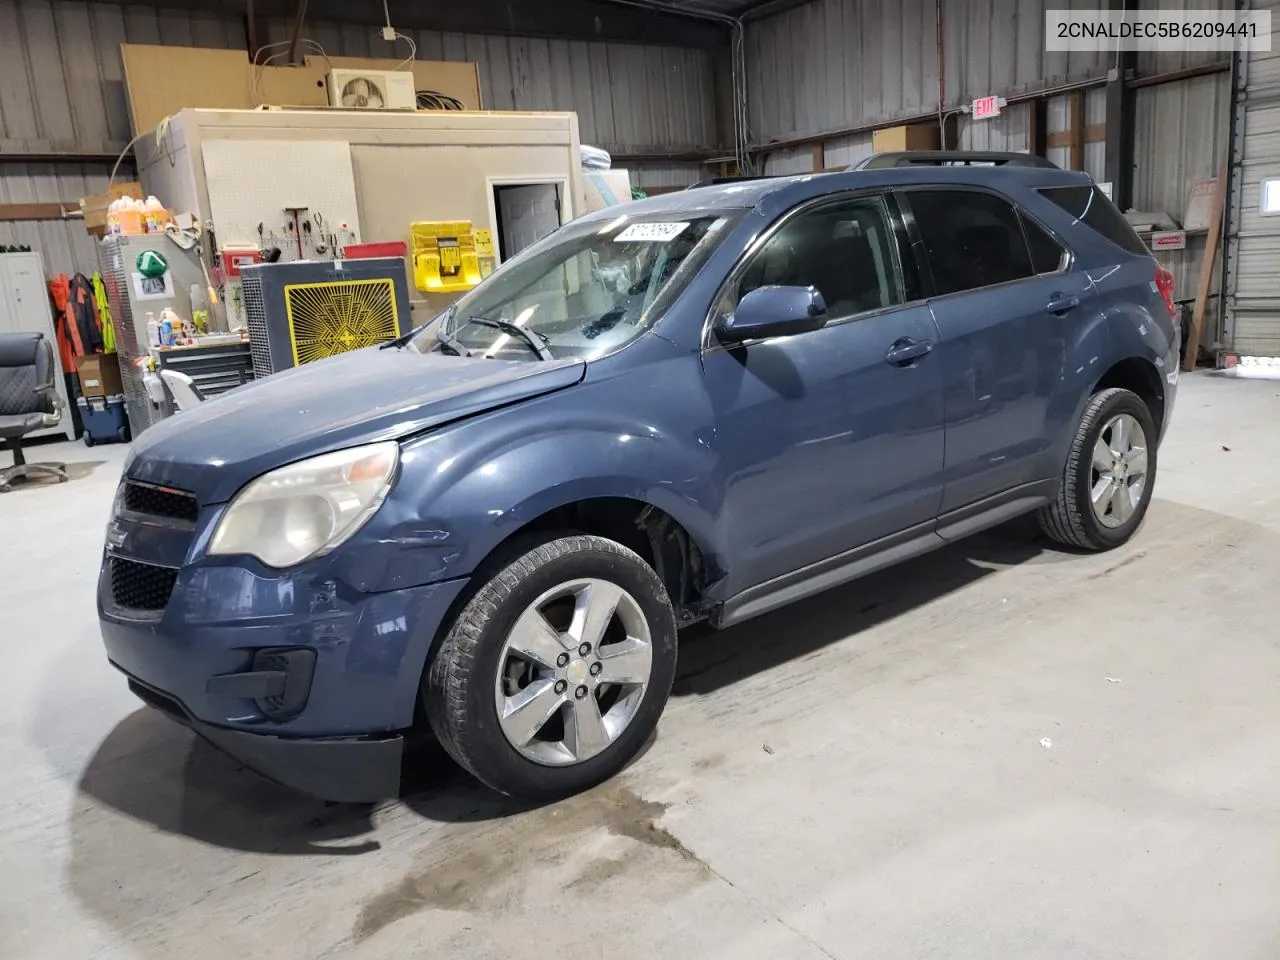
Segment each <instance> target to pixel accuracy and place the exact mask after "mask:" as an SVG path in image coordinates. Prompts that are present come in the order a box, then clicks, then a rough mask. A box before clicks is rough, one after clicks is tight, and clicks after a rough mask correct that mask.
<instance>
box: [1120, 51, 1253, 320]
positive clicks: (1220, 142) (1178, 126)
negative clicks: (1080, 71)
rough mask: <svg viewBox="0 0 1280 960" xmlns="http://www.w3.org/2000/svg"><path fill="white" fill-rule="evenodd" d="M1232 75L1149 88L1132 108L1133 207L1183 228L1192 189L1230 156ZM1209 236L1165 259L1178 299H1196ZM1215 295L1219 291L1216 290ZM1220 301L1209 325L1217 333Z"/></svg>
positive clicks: (1211, 310) (1213, 306)
mask: <svg viewBox="0 0 1280 960" xmlns="http://www.w3.org/2000/svg"><path fill="white" fill-rule="evenodd" d="M1230 92H1231V91H1230V76H1229V75H1228V74H1216V75H1213V76H1207V77H1196V78H1194V79H1190V80H1181V81H1178V82H1177V83H1167V84H1161V85H1160V86H1158V87H1146V88H1143V89H1141V90H1139V91H1137V94H1136V97H1135V100H1136V102H1135V105H1134V124H1135V130H1134V156H1135V157H1137V158H1139V161H1140V162H1138V163H1137V164H1136V165H1135V167H1134V171H1133V205H1134V207H1136V208H1137V209H1139V210H1154V211H1158V212H1164V213H1168V214H1170V215H1171V216H1172V217H1173V218H1174V220H1175V221H1177V222H1178V223H1182V221H1183V218H1184V217H1185V216H1186V211H1187V202H1188V200H1189V199H1190V196H1191V188H1192V185H1193V184H1194V183H1195V181H1197V180H1205V179H1208V178H1212V177H1216V176H1217V175H1218V171H1219V170H1220V169H1221V167H1222V163H1223V161H1224V160H1225V159H1226V154H1227V129H1228V122H1229V119H1230V108H1231V97H1230ZM1205 239H1206V238H1205V236H1204V235H1198V236H1191V237H1188V238H1187V249H1186V250H1178V251H1171V252H1169V253H1167V254H1161V255H1160V257H1159V259H1160V260H1161V261H1162V262H1164V264H1165V265H1166V266H1167V267H1169V269H1171V270H1172V271H1173V273H1174V277H1175V278H1176V280H1177V289H1176V292H1175V297H1176V298H1177V299H1179V300H1186V299H1191V298H1192V297H1194V296H1195V294H1196V286H1197V284H1198V281H1199V277H1200V263H1201V261H1202V260H1203V257H1204V251H1205ZM1214 291H1215V293H1216V287H1215V288H1214ZM1216 311H1217V298H1216V296H1215V297H1214V299H1213V301H1211V303H1210V305H1209V314H1208V316H1209V318H1210V319H1209V320H1208V321H1207V322H1206V324H1205V326H1206V328H1207V329H1209V330H1210V331H1212V330H1214V328H1215V324H1216V319H1215V318H1216V316H1217V312H1216Z"/></svg>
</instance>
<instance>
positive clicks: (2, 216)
mask: <svg viewBox="0 0 1280 960" xmlns="http://www.w3.org/2000/svg"><path fill="white" fill-rule="evenodd" d="M79 216H80V203H79V201H74V202H73V201H69V200H64V201H61V202H55V203H0V221H8V222H14V221H19V220H70V219H71V218H72V217H76V218H78V217H79Z"/></svg>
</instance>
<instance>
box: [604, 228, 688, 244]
mask: <svg viewBox="0 0 1280 960" xmlns="http://www.w3.org/2000/svg"><path fill="white" fill-rule="evenodd" d="M688 226H689V224H687V223H633V224H632V225H631V226H629V227H627V229H625V230H623V231H622V232H621V233H620V234H618V235H617V236H616V237H614V238H613V242H614V243H627V242H630V243H667V242H669V241H671V240H674V239H675V238H676V237H678V236H680V234H682V233H684V231H685V229H686V228H687V227H688Z"/></svg>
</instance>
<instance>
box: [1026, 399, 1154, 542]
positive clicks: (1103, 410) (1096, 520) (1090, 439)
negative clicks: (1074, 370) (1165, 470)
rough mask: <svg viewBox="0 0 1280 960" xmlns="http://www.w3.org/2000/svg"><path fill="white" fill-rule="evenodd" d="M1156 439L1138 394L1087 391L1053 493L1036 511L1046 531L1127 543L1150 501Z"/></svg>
mask: <svg viewBox="0 0 1280 960" xmlns="http://www.w3.org/2000/svg"><path fill="white" fill-rule="evenodd" d="M1156 439H1157V435H1156V425H1155V422H1154V421H1153V420H1152V417H1151V411H1150V409H1148V407H1147V405H1146V404H1145V403H1143V401H1142V398H1141V397H1139V396H1138V395H1137V394H1135V393H1133V392H1131V391H1129V390H1122V389H1119V388H1112V389H1108V390H1100V391H1098V392H1097V393H1095V394H1094V395H1093V396H1092V397H1090V398H1089V402H1088V404H1086V405H1085V410H1084V414H1083V415H1082V416H1081V418H1080V424H1079V427H1078V428H1077V430H1076V434H1075V437H1074V438H1073V439H1072V442H1071V447H1070V450H1069V452H1068V454H1067V463H1066V467H1065V468H1064V470H1063V475H1062V485H1061V486H1060V487H1059V489H1058V496H1057V499H1056V500H1055V501H1054V502H1053V503H1051V504H1049V505H1048V506H1046V507H1044V508H1043V509H1042V510H1041V511H1040V527H1041V529H1042V530H1043V531H1044V532H1045V534H1046V535H1047V536H1049V537H1050V538H1051V539H1053V540H1056V541H1057V542H1058V543H1061V544H1063V545H1064V546H1068V547H1075V548H1077V549H1081V550H1093V551H1101V550H1110V549H1112V548H1114V547H1118V546H1120V545H1121V544H1123V543H1126V542H1127V541H1128V540H1129V538H1130V537H1132V536H1133V534H1134V532H1135V531H1137V529H1138V527H1139V526H1140V525H1141V524H1142V518H1143V517H1144V516H1146V513H1147V507H1148V506H1149V505H1150V503H1151V491H1152V489H1153V487H1154V484H1155V478H1156Z"/></svg>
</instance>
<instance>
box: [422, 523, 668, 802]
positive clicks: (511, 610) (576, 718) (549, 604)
mask: <svg viewBox="0 0 1280 960" xmlns="http://www.w3.org/2000/svg"><path fill="white" fill-rule="evenodd" d="M675 667H676V623H675V616H674V613H673V611H672V608H671V602H670V600H669V599H668V597H667V592H666V589H665V588H664V587H663V585H662V581H661V580H660V579H659V578H658V576H657V574H656V573H654V571H653V569H652V568H651V567H650V566H649V565H648V564H646V563H645V562H644V560H643V559H641V558H640V557H639V556H638V555H637V554H635V553H633V552H632V551H631V550H628V549H627V548H626V547H623V546H622V545H620V544H618V543H615V542H613V541H612V540H606V539H604V538H602V537H595V536H585V535H578V536H564V537H560V538H558V539H553V540H550V541H548V542H546V543H543V544H542V545H540V546H536V547H534V548H533V549H531V550H529V551H527V552H526V553H524V554H523V555H522V556H520V557H518V558H517V559H515V560H514V561H512V562H511V563H509V564H507V565H506V566H505V567H504V568H502V569H501V570H499V571H498V572H497V573H496V574H495V575H494V576H492V577H491V578H490V579H489V580H488V581H487V582H486V583H485V584H484V585H483V586H482V587H480V589H479V590H478V591H477V592H476V594H475V595H474V596H473V597H472V598H471V599H470V601H469V602H467V604H466V605H465V606H464V607H463V608H462V611H461V612H460V613H459V614H458V616H457V619H456V620H455V621H454V623H453V624H452V626H451V627H450V629H449V631H448V633H447V634H446V635H445V637H444V640H443V641H442V642H441V644H440V648H439V650H437V652H436V654H435V656H434V658H433V659H432V661H431V664H430V666H429V667H428V670H427V673H426V676H425V677H424V678H423V684H422V701H423V707H424V708H425V712H426V715H427V719H428V721H429V722H430V724H431V729H432V731H433V732H434V733H435V735H436V737H437V739H438V740H439V741H440V743H441V745H442V746H443V747H444V748H445V750H446V751H448V753H449V755H450V756H452V757H453V759H454V760H456V761H457V762H458V763H459V764H460V765H461V766H462V767H464V768H465V769H466V770H468V771H469V772H470V773H472V774H473V775H474V776H476V777H477V778H478V779H480V780H481V781H483V782H484V783H486V784H487V785H488V786H490V787H492V788H493V789H494V790H497V791H499V792H500V793H505V794H509V795H511V796H517V797H522V798H526V799H530V800H537V801H547V800H553V799H558V798H560V797H565V796H568V795H570V794H574V793H577V792H579V791H582V790H586V789H588V788H590V787H593V786H595V785H596V784H598V783H600V782H602V781H604V780H607V779H609V778H610V777H612V776H613V775H614V774H615V773H617V772H618V771H619V770H621V769H622V768H623V767H624V766H625V765H626V764H627V763H628V762H629V761H630V760H631V759H632V758H634V757H635V756H636V754H637V753H638V752H639V751H640V749H641V748H642V747H643V746H644V744H645V741H646V740H647V739H648V738H649V736H650V734H652V732H653V730H654V729H655V728H656V726H657V723H658V718H659V716H660V715H661V714H662V709H663V707H664V706H665V705H666V702H667V697H668V696H669V695H670V692H671V684H672V681H673V680H674V679H675Z"/></svg>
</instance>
